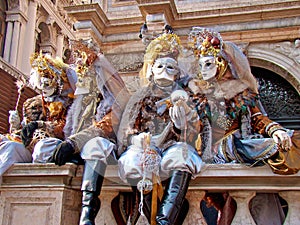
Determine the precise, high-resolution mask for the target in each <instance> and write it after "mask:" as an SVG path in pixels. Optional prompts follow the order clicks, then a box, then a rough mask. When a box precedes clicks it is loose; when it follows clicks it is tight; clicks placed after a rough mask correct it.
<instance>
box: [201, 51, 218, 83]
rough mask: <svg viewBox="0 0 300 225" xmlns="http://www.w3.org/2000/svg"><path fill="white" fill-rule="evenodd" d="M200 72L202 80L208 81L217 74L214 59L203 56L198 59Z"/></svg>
mask: <svg viewBox="0 0 300 225" xmlns="http://www.w3.org/2000/svg"><path fill="white" fill-rule="evenodd" d="M199 66H200V72H201V75H202V77H203V80H210V79H211V78H213V77H215V76H216V74H217V70H218V66H217V65H216V61H215V57H213V56H204V57H200V59H199Z"/></svg>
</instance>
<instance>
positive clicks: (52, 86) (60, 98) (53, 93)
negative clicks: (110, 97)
mask: <svg viewBox="0 0 300 225" xmlns="http://www.w3.org/2000/svg"><path fill="white" fill-rule="evenodd" d="M30 60H31V66H32V71H31V75H30V80H29V82H30V83H31V85H32V86H33V87H34V88H36V89H38V90H40V91H41V93H42V94H41V97H42V112H43V118H42V119H41V120H36V121H32V122H30V123H28V124H27V125H26V126H24V127H23V129H22V131H21V138H22V142H23V144H24V146H25V147H26V148H27V149H29V150H30V151H32V157H33V162H46V159H48V158H49V157H50V156H51V154H50V153H51V151H53V150H54V149H55V147H53V146H51V145H50V144H49V139H50V140H51V141H52V142H54V143H55V142H56V139H59V140H64V138H65V135H64V131H63V128H64V126H65V123H66V115H67V112H68V110H69V108H70V106H71V104H72V102H73V99H74V90H75V83H76V80H77V77H76V73H75V71H74V70H73V69H72V68H71V67H69V65H67V64H65V63H64V62H63V61H62V60H61V59H59V58H55V59H53V58H52V57H51V56H49V55H43V54H42V53H35V54H33V55H32V57H31V59H30Z"/></svg>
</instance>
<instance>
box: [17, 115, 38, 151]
mask: <svg viewBox="0 0 300 225" xmlns="http://www.w3.org/2000/svg"><path fill="white" fill-rule="evenodd" d="M37 128H38V122H36V121H32V122H30V123H28V124H26V125H25V126H24V127H23V128H22V130H21V134H20V135H21V139H22V142H23V144H24V145H25V147H26V146H28V145H29V144H30V142H31V139H32V137H33V133H34V131H35V130H36V129H37Z"/></svg>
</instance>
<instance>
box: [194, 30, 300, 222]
mask: <svg viewBox="0 0 300 225" xmlns="http://www.w3.org/2000/svg"><path fill="white" fill-rule="evenodd" d="M189 40H190V44H191V47H193V50H194V53H195V55H196V57H197V58H198V59H199V65H200V73H201V74H200V79H199V78H198V79H195V80H191V81H190V83H189V86H190V88H191V89H192V90H193V91H194V93H195V94H198V95H201V96H204V97H203V99H202V100H201V101H199V104H198V106H197V111H198V114H199V116H200V118H201V120H202V121H203V123H204V124H205V125H204V129H203V131H202V134H201V136H202V139H203V140H202V143H203V147H202V151H203V160H205V161H207V162H210V163H247V164H251V165H262V164H264V163H268V164H269V165H270V166H271V168H272V170H273V171H274V172H275V173H279V174H294V173H297V172H298V170H299V167H300V166H299V163H298V165H297V163H294V164H293V165H292V164H288V163H286V161H285V160H281V159H282V155H283V154H282V152H283V151H289V150H290V148H291V147H292V146H291V141H290V136H292V135H293V131H290V130H286V129H285V128H283V127H282V126H280V125H279V124H278V123H276V122H274V121H272V120H270V119H269V118H268V117H267V116H266V114H265V112H264V110H263V107H262V105H261V103H260V101H259V94H258V87H257V83H256V80H255V78H254V77H253V75H252V74H251V70H250V65H249V63H248V60H247V58H246V57H245V55H244V54H243V53H242V52H241V51H240V49H239V48H238V47H237V46H236V45H235V44H233V43H231V42H223V40H222V38H221V36H220V34H219V33H218V32H216V31H213V30H210V29H206V28H200V27H194V28H193V30H192V31H191V33H190V36H189ZM205 120H208V121H209V123H206V122H205ZM298 157H299V156H298ZM270 195H272V194H270ZM257 197H259V198H261V199H264V198H265V199H266V198H269V199H273V200H274V199H275V200H276V199H277V198H276V197H274V196H273V197H272V198H271V196H268V194H257ZM227 199H228V201H230V200H231V197H230V196H229V197H228V198H227ZM273 200H272V202H268V204H269V205H267V204H264V207H265V208H270V207H273V206H274V208H273V210H266V211H265V212H267V211H268V212H271V214H269V215H260V214H254V215H253V217H254V220H256V221H260V220H261V218H262V217H261V216H264V217H267V218H273V221H272V222H271V220H270V221H269V223H272V224H281V223H282V222H283V221H282V220H283V219H284V218H283V217H282V212H281V211H282V209H281V208H280V207H278V208H277V207H275V206H276V204H278V202H279V201H278V199H277V200H276V201H275V200H274V201H273ZM255 207H256V206H255V204H253V205H252V208H255ZM229 208H230V207H229ZM252 211H253V212H255V210H252ZM225 214H226V212H224V216H225ZM229 214H230V213H229ZM231 218H232V217H231ZM221 221H222V220H221ZM261 221H263V220H261ZM274 221H276V223H275V222H274ZM219 224H223V223H221V222H220V223H219ZM224 224H226V223H224ZM265 224H266V223H265Z"/></svg>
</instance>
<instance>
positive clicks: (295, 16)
mask: <svg viewBox="0 0 300 225" xmlns="http://www.w3.org/2000/svg"><path fill="white" fill-rule="evenodd" d="M213 2H214V3H215V4H212V3H213ZM216 2H218V1H213V0H212V1H210V2H202V3H199V1H194V2H193V1H189V2H187V3H186V4H185V5H184V4H183V2H180V1H178V2H176V4H175V1H174V0H165V1H160V0H151V1H150V0H136V5H133V6H132V7H127V8H126V11H125V12H126V13H121V12H120V11H117V10H116V9H114V11H107V12H104V11H103V9H102V8H101V6H100V5H99V4H98V3H93V4H83V5H76V6H68V7H65V10H66V11H67V12H68V15H69V16H70V17H72V18H73V19H74V20H75V21H76V20H77V21H78V23H80V22H85V23H86V21H92V24H93V26H94V27H95V28H96V29H97V30H98V32H99V33H100V34H101V37H99V38H100V39H101V41H102V42H110V41H111V40H110V38H109V37H110V36H114V35H120V34H128V35H127V36H128V37H127V39H126V38H125V39H124V37H123V36H122V35H121V36H122V40H123V41H124V40H132V37H133V35H129V34H133V33H135V34H136V33H138V32H139V29H140V26H141V25H142V24H143V23H144V21H146V16H147V15H154V14H162V15H164V17H165V20H166V22H167V23H169V24H170V25H171V26H172V27H173V28H174V29H175V31H176V33H177V32H178V33H179V34H180V35H181V33H182V35H187V32H188V29H190V28H191V27H192V26H210V27H218V28H220V29H221V30H223V31H224V30H226V31H228V32H229V33H230V34H229V35H231V36H232V37H233V38H236V37H238V38H240V37H241V36H243V38H248V37H252V39H255V38H256V37H254V33H253V31H255V34H256V30H259V29H261V31H259V33H261V36H260V35H258V39H259V40H258V41H260V40H261V39H260V38H262V39H264V40H269V39H268V37H265V36H263V33H262V32H264V33H266V30H263V29H273V30H274V32H273V33H274V34H275V30H276V29H278V28H279V29H281V32H278V33H277V35H274V36H273V35H272V38H273V39H275V40H283V39H287V37H295V36H296V35H297V36H299V28H298V27H297V26H300V17H299V15H300V1H291V0H290V1H279V0H272V1H255V3H256V4H252V3H251V4H250V3H249V2H246V1H243V2H242V1H241V2H239V3H237V2H236V1H226V2H225V3H226V4H225V3H224V2H223V3H224V4H225V5H224V6H223V5H222V6H221V5H217V4H216ZM229 3H231V4H229ZM186 5H189V6H186ZM200 6H205V7H202V8H201V7H200ZM189 7H190V8H189ZM182 8H183V9H182ZM120 10H123V9H121V7H120ZM286 23H288V25H287V24H286ZM290 24H292V26H291V25H290ZM243 32H246V33H245V35H244V34H243ZM247 32H250V34H251V35H249V34H248V33H247ZM291 34H292V35H291ZM247 36H248V37H247ZM113 41H116V40H113ZM237 41H239V39H237ZM243 41H246V40H243Z"/></svg>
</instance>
